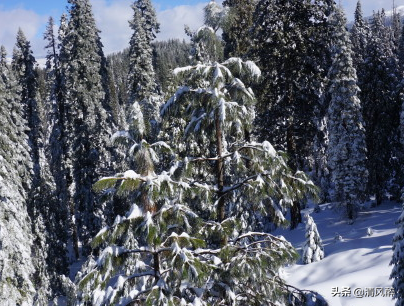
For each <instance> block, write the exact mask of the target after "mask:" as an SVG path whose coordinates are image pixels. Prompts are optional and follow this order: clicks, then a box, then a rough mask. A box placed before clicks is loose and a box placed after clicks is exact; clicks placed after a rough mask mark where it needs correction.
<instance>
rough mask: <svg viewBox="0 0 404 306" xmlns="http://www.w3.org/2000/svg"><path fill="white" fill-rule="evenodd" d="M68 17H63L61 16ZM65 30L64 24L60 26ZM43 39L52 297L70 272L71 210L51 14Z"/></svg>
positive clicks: (56, 293) (49, 262)
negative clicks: (51, 184)
mask: <svg viewBox="0 0 404 306" xmlns="http://www.w3.org/2000/svg"><path fill="white" fill-rule="evenodd" d="M63 18H65V17H62V19H63ZM60 29H61V31H63V25H62V26H61V27H60ZM44 39H45V41H46V42H47V45H46V46H45V49H47V56H46V66H45V71H44V72H45V84H46V102H45V105H46V110H47V111H46V120H47V131H45V135H46V137H45V156H46V158H47V162H46V166H47V167H48V165H49V169H47V170H48V174H47V175H48V177H50V176H52V177H51V178H48V179H47V180H48V182H55V183H54V198H53V201H54V202H55V203H54V204H51V205H49V207H47V217H46V219H45V223H46V231H47V239H48V241H47V245H48V256H47V263H48V268H47V270H48V271H49V273H50V275H51V277H52V279H51V281H50V283H51V286H52V289H53V296H57V295H64V292H63V287H62V283H61V279H60V277H61V275H67V274H68V271H69V269H68V267H69V258H68V250H67V245H68V240H69V234H68V230H69V224H68V220H69V210H68V207H67V205H60V203H66V180H65V177H64V174H65V169H64V161H63V142H62V141H63V134H62V133H63V132H64V128H63V126H64V124H63V103H62V98H63V92H62V78H61V72H60V63H59V46H58V45H59V43H58V39H57V37H56V35H55V24H54V21H53V18H52V17H50V18H49V21H48V25H47V27H46V31H45V33H44Z"/></svg>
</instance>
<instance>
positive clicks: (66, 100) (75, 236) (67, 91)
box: [58, 0, 113, 257]
mask: <svg viewBox="0 0 404 306" xmlns="http://www.w3.org/2000/svg"><path fill="white" fill-rule="evenodd" d="M68 2H69V4H70V5H69V7H68V9H69V18H68V23H67V27H66V24H64V26H63V28H62V30H61V32H60V36H61V38H62V42H61V51H60V69H61V75H62V76H61V77H62V80H63V81H62V84H63V88H62V93H63V97H62V99H61V102H60V103H62V104H61V107H60V111H61V114H60V128H61V131H60V133H61V134H60V139H59V146H60V147H61V148H62V152H61V154H62V158H63V161H62V169H61V171H62V172H63V175H62V178H61V179H60V180H58V184H59V188H60V190H61V193H62V197H63V198H62V199H63V205H65V206H66V207H68V208H69V214H70V216H69V217H70V218H69V225H70V226H69V227H70V234H71V241H72V242H73V246H74V251H75V255H76V257H79V256H80V254H79V241H80V242H82V244H83V250H84V253H85V252H86V251H87V250H88V247H89V244H88V243H89V241H90V239H91V237H92V236H93V235H95V234H96V233H97V232H98V230H99V228H100V226H101V224H102V223H103V222H104V219H105V218H106V217H107V216H106V214H105V213H104V212H103V208H102V206H101V204H100V203H99V201H98V199H97V198H96V197H95V194H94V193H93V192H92V190H91V188H92V184H93V183H94V182H95V181H96V179H95V177H99V176H100V173H101V172H102V171H105V170H106V169H109V167H110V163H111V162H112V157H111V152H110V151H109V149H108V146H107V144H108V143H109V137H110V135H111V134H112V126H113V118H112V116H111V112H110V109H111V107H110V105H109V93H108V75H107V70H106V60H105V57H104V54H103V51H102V44H101V40H100V36H99V30H98V29H97V27H96V23H95V19H94V15H93V13H92V7H91V4H90V1H88V0H68Z"/></svg>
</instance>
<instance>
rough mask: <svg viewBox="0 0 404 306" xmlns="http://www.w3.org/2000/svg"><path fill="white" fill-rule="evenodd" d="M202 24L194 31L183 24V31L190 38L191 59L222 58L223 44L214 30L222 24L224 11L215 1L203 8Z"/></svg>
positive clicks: (202, 60)
mask: <svg viewBox="0 0 404 306" xmlns="http://www.w3.org/2000/svg"><path fill="white" fill-rule="evenodd" d="M204 12H205V20H204V24H203V25H202V26H201V27H199V28H198V29H197V30H196V31H192V30H191V29H190V28H189V27H188V26H185V33H186V34H187V35H188V36H189V37H190V39H191V59H192V62H193V63H194V64H195V63H212V62H215V61H221V60H222V59H223V44H222V42H221V41H220V39H219V37H218V36H217V35H216V31H217V30H218V29H219V28H220V27H221V26H222V23H223V20H224V18H225V16H226V11H225V10H224V9H223V8H221V7H220V5H219V4H217V3H216V2H215V1H211V2H209V3H208V4H207V6H206V7H205V8H204Z"/></svg>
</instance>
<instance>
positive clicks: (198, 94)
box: [0, 0, 404, 305]
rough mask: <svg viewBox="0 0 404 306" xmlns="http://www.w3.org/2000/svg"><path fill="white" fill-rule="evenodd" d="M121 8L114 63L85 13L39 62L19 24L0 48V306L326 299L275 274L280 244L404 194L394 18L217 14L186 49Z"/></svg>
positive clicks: (302, 7)
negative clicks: (324, 212) (321, 222)
mask: <svg viewBox="0 0 404 306" xmlns="http://www.w3.org/2000/svg"><path fill="white" fill-rule="evenodd" d="M132 9H133V18H132V20H131V21H130V23H129V25H128V26H130V27H131V29H132V31H133V34H132V37H131V40H130V42H129V46H128V48H127V49H125V50H122V52H119V53H116V54H111V55H108V56H105V55H104V53H103V49H102V42H101V40H100V36H99V30H98V29H97V26H96V24H95V20H94V16H93V14H92V8H91V4H90V1H89V0H68V12H67V14H65V15H63V16H62V17H61V19H60V22H59V23H58V25H57V26H56V25H55V21H54V19H53V18H49V23H48V26H47V29H46V32H45V33H44V39H45V40H46V42H47V46H46V49H47V52H48V55H47V58H46V66H45V67H39V66H38V65H37V63H36V60H35V58H34V57H33V55H32V50H31V46H30V42H29V41H27V39H26V38H25V35H24V33H23V32H22V31H21V30H20V31H19V32H18V34H17V39H16V44H15V48H14V50H13V52H12V59H11V62H10V61H9V60H8V57H7V53H6V50H5V48H4V47H1V51H0V118H1V120H0V131H1V133H0V162H1V164H0V203H1V205H0V246H1V248H0V271H1V274H0V288H1V289H0V303H1V304H2V305H115V304H116V305H306V304H307V303H308V302H309V300H310V299H313V298H314V297H315V298H316V300H317V301H318V303H323V304H316V305H326V302H325V301H324V300H323V299H322V298H321V296H319V295H318V294H317V293H315V292H311V291H302V290H300V289H297V288H293V290H292V289H291V287H290V286H288V285H287V284H285V282H284V281H283V280H282V279H281V278H280V276H279V274H278V270H279V268H280V267H282V266H284V265H285V264H286V263H291V262H293V261H294V260H296V256H297V254H296V252H295V251H294V249H293V247H292V246H291V245H290V244H289V243H288V242H287V241H286V240H284V239H282V238H279V237H275V236H273V235H271V230H273V229H274V228H276V227H277V226H281V225H283V226H288V227H290V228H291V229H294V228H296V227H297V226H298V224H299V223H301V222H302V214H301V210H302V209H304V208H305V207H306V206H307V205H308V203H313V202H320V203H324V202H335V203H337V204H338V207H339V213H340V214H341V215H342V216H343V217H344V218H345V219H346V220H347V222H351V223H353V222H355V218H356V216H357V214H358V211H359V209H360V208H361V205H362V203H364V202H365V201H372V202H373V203H374V205H380V204H381V202H382V201H383V200H386V199H389V200H393V201H399V200H400V197H401V193H402V192H401V190H402V187H403V186H404V169H403V166H402V165H403V159H404V154H403V152H404V151H403V145H404V112H403V93H404V31H403V29H404V28H403V26H402V21H401V19H402V18H401V16H400V15H399V14H398V13H397V12H396V11H395V10H393V11H392V12H389V13H388V14H386V12H385V11H384V10H381V11H378V12H375V13H374V14H373V16H372V17H371V18H364V16H362V12H361V5H360V2H358V5H357V9H356V12H355V16H354V17H355V19H354V22H353V24H351V25H350V29H349V31H348V28H347V22H346V19H345V16H344V14H343V12H342V10H341V9H340V8H339V7H338V5H337V4H336V3H335V2H334V1H332V0H321V1H320V0H316V1H310V0H301V1H285V0H259V1H258V0H255V1H246V0H226V1H224V2H223V7H222V6H221V5H219V4H218V3H216V2H215V1H211V2H210V3H209V4H208V5H207V6H206V8H205V12H204V13H205V24H204V25H201V27H200V28H199V29H190V28H188V27H186V28H185V31H186V33H187V35H188V36H189V38H190V40H189V42H186V41H179V40H169V41H159V42H157V41H154V39H155V35H156V33H157V32H158V31H159V23H158V21H157V20H156V15H155V11H154V9H153V7H152V5H151V2H150V1H149V0H137V1H134V3H133V5H132ZM56 29H57V31H55V30H56ZM178 67H182V68H178ZM308 220H309V221H310V222H309V223H310V226H311V228H312V231H313V232H316V231H317V230H316V229H315V226H314V224H313V223H314V221H313V220H312V219H308ZM397 241H398V243H400V240H399V239H396V242H397ZM316 243H320V242H318V241H317V240H316V242H315V243H314V242H313V244H316ZM310 247H311V246H310ZM399 247H400V244H397V247H396V248H397V249H398V248H399ZM316 252H317V251H316ZM397 252H398V251H397ZM312 255H313V254H312V253H309V254H307V253H306V254H305V261H307V262H308V263H309V262H311V261H312V260H319V259H321V258H320V257H322V256H323V255H324V254H322V253H321V250H320V249H319V250H318V252H317V253H315V254H314V257H313V258H312V257H311V256H312ZM395 256H396V257H394V258H393V261H392V262H393V264H395V263H397V268H395V270H394V271H393V274H392V278H394V279H395V286H396V290H397V297H398V301H402V299H403V294H402V290H403V289H402V287H401V285H400V284H401V281H402V280H403V279H404V278H403V276H402V273H403V272H401V270H400V263H401V262H402V260H403V259H401V257H400V256H399V253H395ZM77 271H78V273H77V274H76V272H77ZM307 305H308V304H307ZM400 305H401V304H400Z"/></svg>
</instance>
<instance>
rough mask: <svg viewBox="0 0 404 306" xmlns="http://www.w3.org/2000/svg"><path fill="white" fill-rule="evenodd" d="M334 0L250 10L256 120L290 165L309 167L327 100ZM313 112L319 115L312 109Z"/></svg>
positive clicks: (284, 1)
mask: <svg viewBox="0 0 404 306" xmlns="http://www.w3.org/2000/svg"><path fill="white" fill-rule="evenodd" d="M334 10H335V3H334V1H321V3H320V2H317V1H314V2H313V1H290V0H275V1H272V0H261V1H259V2H258V4H257V7H256V10H255V14H254V26H253V29H254V32H253V36H254V44H253V58H254V59H255V60H256V61H257V64H258V66H259V67H260V68H261V70H262V74H263V75H262V81H261V82H260V84H259V86H258V87H257V88H256V91H257V95H258V96H259V100H260V105H259V115H258V118H257V125H258V126H259V130H258V133H259V135H260V137H261V138H263V139H265V138H266V139H269V140H270V141H271V142H272V143H274V145H275V146H276V147H277V148H280V149H282V150H285V151H286V152H287V153H288V154H289V157H290V159H289V165H290V167H292V168H293V169H298V168H299V169H304V170H306V171H311V170H312V169H313V167H314V163H313V160H314V159H315V155H316V152H315V150H314V148H315V146H314V141H313V140H314V139H315V136H316V135H317V134H318V129H319V127H318V126H320V124H316V119H317V118H316V117H319V119H318V121H319V122H320V123H321V120H320V119H321V117H323V115H324V114H323V113H324V112H325V110H326V109H327V108H326V105H321V97H322V94H323V90H324V83H325V80H326V73H325V71H326V69H327V67H328V65H330V55H329V47H328V46H329V41H330V33H332V31H333V30H332V27H331V26H330V23H329V22H328V20H329V18H328V17H329V16H330V14H331V13H332V12H333V11H334ZM317 113H318V114H317ZM291 215H292V217H291V221H292V222H291V227H292V228H295V227H296V226H297V224H298V223H300V222H301V214H300V207H299V205H294V206H293V210H292V211H291Z"/></svg>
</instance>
